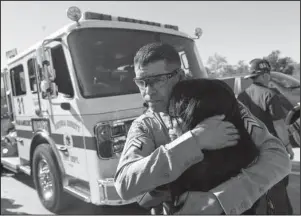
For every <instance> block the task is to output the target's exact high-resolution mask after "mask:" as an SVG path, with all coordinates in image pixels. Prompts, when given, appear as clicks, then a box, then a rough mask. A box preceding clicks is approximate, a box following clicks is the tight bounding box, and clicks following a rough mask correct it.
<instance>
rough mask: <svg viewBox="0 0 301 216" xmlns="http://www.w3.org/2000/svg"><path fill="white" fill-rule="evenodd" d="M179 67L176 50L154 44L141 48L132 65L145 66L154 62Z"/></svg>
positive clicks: (161, 44)
mask: <svg viewBox="0 0 301 216" xmlns="http://www.w3.org/2000/svg"><path fill="white" fill-rule="evenodd" d="M161 60H163V61H166V63H173V64H179V65H181V60H180V56H179V54H178V52H177V50H176V49H175V48H174V47H173V46H171V45H169V44H166V43H161V42H156V43H150V44H147V45H145V46H143V47H141V48H140V49H139V50H138V52H137V53H136V56H135V57H134V65H139V66H145V65H148V64H149V63H153V62H156V61H161Z"/></svg>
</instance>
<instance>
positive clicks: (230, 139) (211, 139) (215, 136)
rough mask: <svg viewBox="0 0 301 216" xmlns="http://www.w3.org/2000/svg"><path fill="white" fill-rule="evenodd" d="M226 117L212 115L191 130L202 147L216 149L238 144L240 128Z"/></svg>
mask: <svg viewBox="0 0 301 216" xmlns="http://www.w3.org/2000/svg"><path fill="white" fill-rule="evenodd" d="M224 118H225V116H224V115H221V116H214V117H210V118H208V119H206V120H204V121H203V122H201V123H199V124H198V125H197V126H196V127H195V128H194V129H192V130H191V133H192V134H193V135H194V136H195V137H196V139H197V141H198V144H199V145H200V146H201V148H202V149H206V150H216V149H221V148H225V147H229V146H234V145H236V144H237V140H238V139H239V134H238V130H237V129H236V128H235V126H234V125H233V124H232V123H230V122H225V121H223V119H224Z"/></svg>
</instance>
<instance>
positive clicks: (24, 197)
mask: <svg viewBox="0 0 301 216" xmlns="http://www.w3.org/2000/svg"><path fill="white" fill-rule="evenodd" d="M3 214H4V215H8V214H14V215H16V214H19V215H21V214H22V215H24V214H39V215H41V214H52V213H51V212H49V211H48V210H46V209H45V208H44V207H43V206H42V204H41V203H40V201H39V198H38V195H37V193H36V191H35V189H34V185H33V181H32V180H31V178H30V177H29V176H26V175H25V174H12V173H10V172H9V171H5V172H4V173H3V174H1V215H3ZM62 214H72V215H76V214H86V215H87V214H88V215H89V214H90V215H93V214H95V215H103V214H107V215H108V214H115V215H118V214H127V215H131V214H147V212H146V211H145V210H144V209H141V208H139V206H137V205H128V206H124V207H99V206H94V205H92V204H87V203H85V202H83V201H81V200H78V199H76V200H75V202H73V204H72V205H71V206H70V207H69V208H68V210H66V211H64V212H62Z"/></svg>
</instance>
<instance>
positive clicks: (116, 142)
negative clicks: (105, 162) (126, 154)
mask: <svg viewBox="0 0 301 216" xmlns="http://www.w3.org/2000/svg"><path fill="white" fill-rule="evenodd" d="M94 135H95V138H96V142H97V153H98V156H99V157H100V158H101V159H109V158H112V157H113V156H115V155H117V156H118V155H119V154H120V153H121V152H122V150H123V147H124V143H125V140H126V130H125V127H124V125H117V126H111V125H110V124H107V123H99V124H97V125H96V126H95V127H94Z"/></svg>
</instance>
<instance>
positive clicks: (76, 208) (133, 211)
mask: <svg viewBox="0 0 301 216" xmlns="http://www.w3.org/2000/svg"><path fill="white" fill-rule="evenodd" d="M1 176H7V177H12V178H14V179H16V180H17V181H18V182H20V183H22V184H25V185H26V186H28V187H31V188H32V189H34V190H35V186H34V183H33V180H32V178H31V177H30V176H27V175H25V174H22V173H18V174H15V173H12V172H10V171H9V170H6V169H1ZM5 202H7V201H5ZM70 203H71V204H70V205H68V207H67V208H66V210H64V211H62V212H60V214H63V215H76V214H84V215H95V214H96V215H103V214H105V215H146V214H149V211H147V210H145V209H144V208H141V207H140V206H139V205H138V204H131V205H125V206H96V205H93V204H89V203H85V202H84V201H81V200H79V199H76V198H74V197H71V198H70ZM3 207H4V206H3V204H2V199H1V208H3ZM19 207H21V206H18V207H15V208H19ZM1 214H23V213H15V212H9V211H4V212H3V213H2V209H1Z"/></svg>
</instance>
